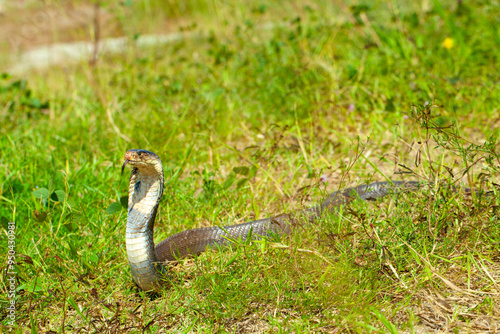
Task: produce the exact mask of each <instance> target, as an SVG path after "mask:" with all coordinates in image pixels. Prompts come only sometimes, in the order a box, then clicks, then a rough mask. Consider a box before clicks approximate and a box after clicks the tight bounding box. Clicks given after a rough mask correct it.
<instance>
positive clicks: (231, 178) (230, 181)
mask: <svg viewBox="0 0 500 334" xmlns="http://www.w3.org/2000/svg"><path fill="white" fill-rule="evenodd" d="M235 180H236V175H234V173H230V174H229V175H228V177H227V179H226V180H225V181H224V183H223V184H222V188H224V189H229V187H231V186H232V185H233V183H234V181H235Z"/></svg>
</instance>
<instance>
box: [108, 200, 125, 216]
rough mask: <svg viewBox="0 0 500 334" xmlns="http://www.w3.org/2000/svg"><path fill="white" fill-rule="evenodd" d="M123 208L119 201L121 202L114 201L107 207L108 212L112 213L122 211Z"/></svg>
mask: <svg viewBox="0 0 500 334" xmlns="http://www.w3.org/2000/svg"><path fill="white" fill-rule="evenodd" d="M121 209H122V204H121V203H119V202H113V203H111V204H110V205H109V206H108V208H107V209H106V213H107V214H110V215H112V214H114V213H117V212H120V210H121Z"/></svg>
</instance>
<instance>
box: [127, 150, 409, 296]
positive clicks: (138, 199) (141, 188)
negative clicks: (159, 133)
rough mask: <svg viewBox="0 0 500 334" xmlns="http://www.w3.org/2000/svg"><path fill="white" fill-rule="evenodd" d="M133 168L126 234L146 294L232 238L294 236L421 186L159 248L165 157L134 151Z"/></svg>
mask: <svg viewBox="0 0 500 334" xmlns="http://www.w3.org/2000/svg"><path fill="white" fill-rule="evenodd" d="M127 163H129V164H130V165H132V166H133V168H132V173H131V175H130V183H129V201H128V215H127V229H126V246H127V256H128V261H129V264H130V268H131V272H132V278H133V279H134V281H135V283H136V284H137V285H138V286H139V287H140V288H141V289H143V290H146V291H147V290H158V289H159V288H160V287H161V285H162V279H161V276H162V272H165V263H166V262H168V261H174V260H176V259H179V258H182V257H185V256H187V255H190V254H199V253H201V252H203V251H204V250H205V249H206V248H207V247H209V246H213V245H216V244H218V245H222V244H225V243H227V242H228V238H234V239H238V238H241V239H246V238H247V237H248V236H249V234H250V231H251V234H252V235H254V236H265V235H269V234H272V233H279V234H289V233H290V232H291V230H292V227H293V225H294V224H297V223H298V222H299V221H300V222H303V221H309V222H314V221H315V220H316V219H317V218H319V217H320V216H321V214H322V213H323V212H325V211H333V210H335V208H336V207H338V206H340V205H341V204H345V203H347V202H350V201H352V200H353V199H355V198H357V197H359V198H361V199H363V200H374V199H377V198H381V197H384V196H385V195H387V194H388V193H390V192H392V191H394V189H395V188H414V187H417V186H418V185H419V183H418V182H405V181H392V182H375V183H371V184H369V185H361V186H358V187H352V188H346V189H343V190H340V191H337V192H334V193H332V194H331V195H330V196H329V197H328V198H327V199H326V200H325V201H324V202H323V203H321V204H320V205H318V206H316V207H312V208H309V209H305V210H303V211H300V212H298V213H292V214H282V215H279V216H277V217H273V218H265V219H259V220H255V221H251V222H247V223H242V224H237V225H231V226H225V227H224V228H220V227H204V228H197V229H192V230H186V231H183V232H180V233H177V234H175V235H172V236H170V237H169V238H167V239H165V240H163V241H162V242H160V243H159V244H158V245H156V247H155V244H154V241H153V233H154V221H155V217H156V213H157V210H158V205H159V202H160V199H161V197H162V195H163V180H164V177H163V166H162V163H161V160H160V158H159V157H158V156H157V155H156V154H155V153H153V152H150V151H146V150H129V151H127V152H126V153H125V163H124V164H123V167H122V172H123V168H124V167H125V165H126V164H127Z"/></svg>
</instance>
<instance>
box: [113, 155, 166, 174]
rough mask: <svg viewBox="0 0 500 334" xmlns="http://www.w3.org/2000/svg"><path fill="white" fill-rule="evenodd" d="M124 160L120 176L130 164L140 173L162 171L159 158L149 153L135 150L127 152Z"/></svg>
mask: <svg viewBox="0 0 500 334" xmlns="http://www.w3.org/2000/svg"><path fill="white" fill-rule="evenodd" d="M124 158H125V162H124V163H123V166H122V174H123V170H124V169H125V165H127V164H131V165H132V166H134V167H135V168H137V169H138V170H140V171H141V170H150V169H154V170H156V171H159V172H160V171H162V170H163V167H162V165H161V160H160V158H159V157H158V156H157V155H156V154H155V153H153V152H150V151H146V150H137V149H133V150H128V151H127V152H126V153H125V157H124Z"/></svg>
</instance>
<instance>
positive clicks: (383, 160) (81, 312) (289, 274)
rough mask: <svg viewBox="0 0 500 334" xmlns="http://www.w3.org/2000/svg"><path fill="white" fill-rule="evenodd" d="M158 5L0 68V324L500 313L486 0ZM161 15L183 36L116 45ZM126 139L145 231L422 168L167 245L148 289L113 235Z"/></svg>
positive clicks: (155, 324) (494, 34)
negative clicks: (241, 235) (153, 199)
mask: <svg viewBox="0 0 500 334" xmlns="http://www.w3.org/2000/svg"><path fill="white" fill-rule="evenodd" d="M76 3H79V2H76ZM159 3H160V2H159V1H147V2H144V4H143V5H142V6H143V7H141V8H135V7H134V6H137V4H135V5H134V4H129V2H128V1H125V2H124V4H122V5H120V6H121V7H120V6H118V7H117V8H118V9H117V12H116V16H117V18H116V20H117V21H118V22H121V21H120V20H124V18H125V17H126V15H131V14H133V11H134V8H135V9H136V10H137V13H146V14H147V13H150V14H151V15H152V16H151V17H152V18H153V17H154V18H155V19H154V20H153V19H151V21H148V20H146V19H144V17H143V16H140V15H137V16H133V17H132V19H130V21H129V23H130V25H128V26H127V29H125V31H126V32H127V33H128V34H130V37H131V46H130V48H129V49H128V50H127V51H126V52H124V53H123V54H119V55H102V56H101V58H99V59H98V61H97V62H93V63H92V64H90V65H89V64H80V65H76V66H65V65H63V64H61V66H59V67H54V68H51V69H49V70H46V71H41V72H32V73H29V74H26V75H24V76H13V75H10V74H8V73H5V74H3V75H2V76H1V78H0V80H1V81H0V132H1V135H0V150H1V151H0V152H1V153H0V154H1V156H0V176H1V178H0V203H1V206H0V217H1V223H2V231H1V232H2V233H1V234H2V236H1V237H0V238H1V239H0V240H2V241H1V242H2V249H6V246H4V245H7V236H8V228H9V225H8V223H9V222H14V223H15V252H16V261H17V264H16V265H15V268H16V271H17V275H16V276H15V279H16V284H15V289H16V290H15V291H16V297H15V298H16V320H15V326H14V327H10V325H9V318H8V317H7V316H8V311H7V309H6V308H7V305H9V304H8V303H9V298H8V289H9V283H8V281H7V278H9V277H8V274H7V270H8V269H9V268H8V257H7V255H6V256H2V259H1V260H2V262H0V263H1V267H2V273H3V275H2V279H1V285H0V287H1V293H0V303H1V309H0V320H1V322H2V326H3V327H2V328H3V329H5V330H12V331H13V332H19V333H23V332H26V331H31V332H32V333H38V332H57V333H66V332H67V333H77V332H93V333H96V332H131V333H139V332H141V333H142V332H148V333H149V332H150V333H167V332H186V333H187V332H206V333H213V332H230V333H249V332H270V333H271V332H272V333H275V332H327V333H330V332H332V333H333V332H346V333H353V332H384V333H385V332H391V333H396V332H403V333H404V332H407V333H410V332H411V333H412V332H433V331H434V332H486V331H490V332H494V331H498V330H500V327H499V325H498V324H499V323H500V313H499V310H500V303H499V300H500V299H499V298H498V297H499V294H500V288H499V284H500V282H499V278H500V257H499V245H500V224H499V220H500V219H499V211H498V206H499V204H500V202H499V199H498V191H499V189H498V183H499V168H500V158H499V152H498V141H497V138H498V134H499V131H498V126H499V125H500V118H499V111H498V106H499V105H500V90H498V84H499V80H500V76H499V73H500V72H499V68H498V64H500V57H499V56H500V51H499V50H500V38H499V35H498V27H499V22H498V15H497V14H498V5H497V4H495V3H494V2H461V1H459V2H452V1H443V2H440V1H438V0H436V1H433V2H424V3H422V4H416V3H413V2H395V1H388V2H380V1H375V2H367V3H358V2H356V3H353V4H346V3H344V2H342V3H341V2H333V3H330V2H328V3H326V2H321V1H319V2H307V3H306V2H304V3H302V2H287V3H279V2H276V3H274V2H272V3H267V2H259V3H255V2H243V1H239V2H235V3H226V2H224V3H223V2H218V1H215V2H213V3H210V4H206V3H203V6H201V7H197V6H198V5H197V4H198V3H200V1H186V2H185V3H186V4H184V5H182V6H181V4H180V3H179V4H176V3H174V2H168V3H169V4H171V7H168V8H167V9H165V8H164V7H162V6H160V5H159ZM103 5H104V3H103ZM107 5H109V4H107ZM172 6H173V7H172ZM196 8H202V9H199V10H196ZM174 9H175V10H174ZM184 10H185V11H186V14H185V15H184V16H182V15H179V13H182V12H183V11H184ZM176 11H177V12H176ZM153 13H155V15H153ZM175 13H177V14H175ZM125 14H126V15H125ZM169 15H173V16H176V17H182V20H180V21H175V22H176V24H178V25H179V27H178V28H179V30H181V31H185V29H184V28H185V26H186V24H187V26H189V27H190V28H189V35H186V38H185V39H183V40H182V41H177V42H173V43H171V44H168V45H163V46H158V47H155V48H150V49H138V48H135V47H134V46H133V40H134V39H133V36H135V35H137V34H141V33H143V32H146V31H151V30H154V28H155V27H154V25H155V24H157V23H155V22H157V21H155V20H160V19H161V18H162V17H164V16H169ZM125 23H126V22H124V21H123V24H125ZM131 148H144V149H148V150H151V151H154V152H156V153H157V154H158V155H159V156H160V157H161V158H162V160H163V163H164V170H165V179H166V181H165V191H164V194H165V195H164V197H163V200H162V201H161V204H160V209H159V214H158V217H157V220H156V229H155V236H156V240H158V241H159V240H162V239H164V238H165V237H167V236H170V235H172V234H174V233H177V232H180V231H183V230H185V229H190V228H197V227H202V226H213V225H219V226H224V225H228V224H234V223H238V222H245V221H250V220H254V219H258V218H263V217H269V216H273V215H277V214H279V213H282V212H292V211H297V210H301V209H303V208H306V207H310V206H312V205H317V204H318V203H320V202H321V201H322V200H323V199H324V198H326V196H327V195H328V194H329V193H331V192H333V191H336V190H338V189H340V188H343V187H347V186H356V185H359V184H364V183H367V182H371V181H384V180H391V179H392V180H398V179H403V180H418V181H421V182H422V186H421V188H420V189H419V190H418V191H412V192H398V193H395V194H393V195H390V196H388V197H386V198H384V199H383V200H381V201H377V202H363V201H354V202H353V203H352V204H350V205H347V206H343V207H340V208H339V209H338V211H337V212H335V213H332V214H329V215H324V216H322V217H321V219H319V220H318V221H317V222H316V223H315V224H314V225H303V226H301V227H300V228H297V229H296V231H295V232H294V233H293V234H292V235H290V236H279V235H277V236H274V237H270V238H264V239H262V240H257V241H254V242H250V241H242V240H239V241H236V242H235V243H234V244H232V245H231V246H228V247H224V248H222V249H217V248H216V249H212V250H209V251H207V252H206V253H204V254H202V255H200V256H198V257H194V258H188V259H183V260H180V261H178V262H176V263H172V265H171V266H170V270H169V272H168V275H167V276H166V278H165V279H166V284H165V288H164V290H163V291H161V292H160V293H159V294H157V295H152V294H149V293H145V292H143V291H140V290H138V288H137V287H136V286H134V284H133V282H132V279H131V277H130V272H129V268H128V263H127V258H126V253H125V242H124V241H125V222H126V209H125V206H126V199H127V189H128V176H120V166H121V164H122V163H123V154H124V153H125V151H126V150H127V149H131ZM463 187H470V190H469V191H465V190H464V189H463ZM4 247H5V248H4ZM3 329H2V330H3Z"/></svg>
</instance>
